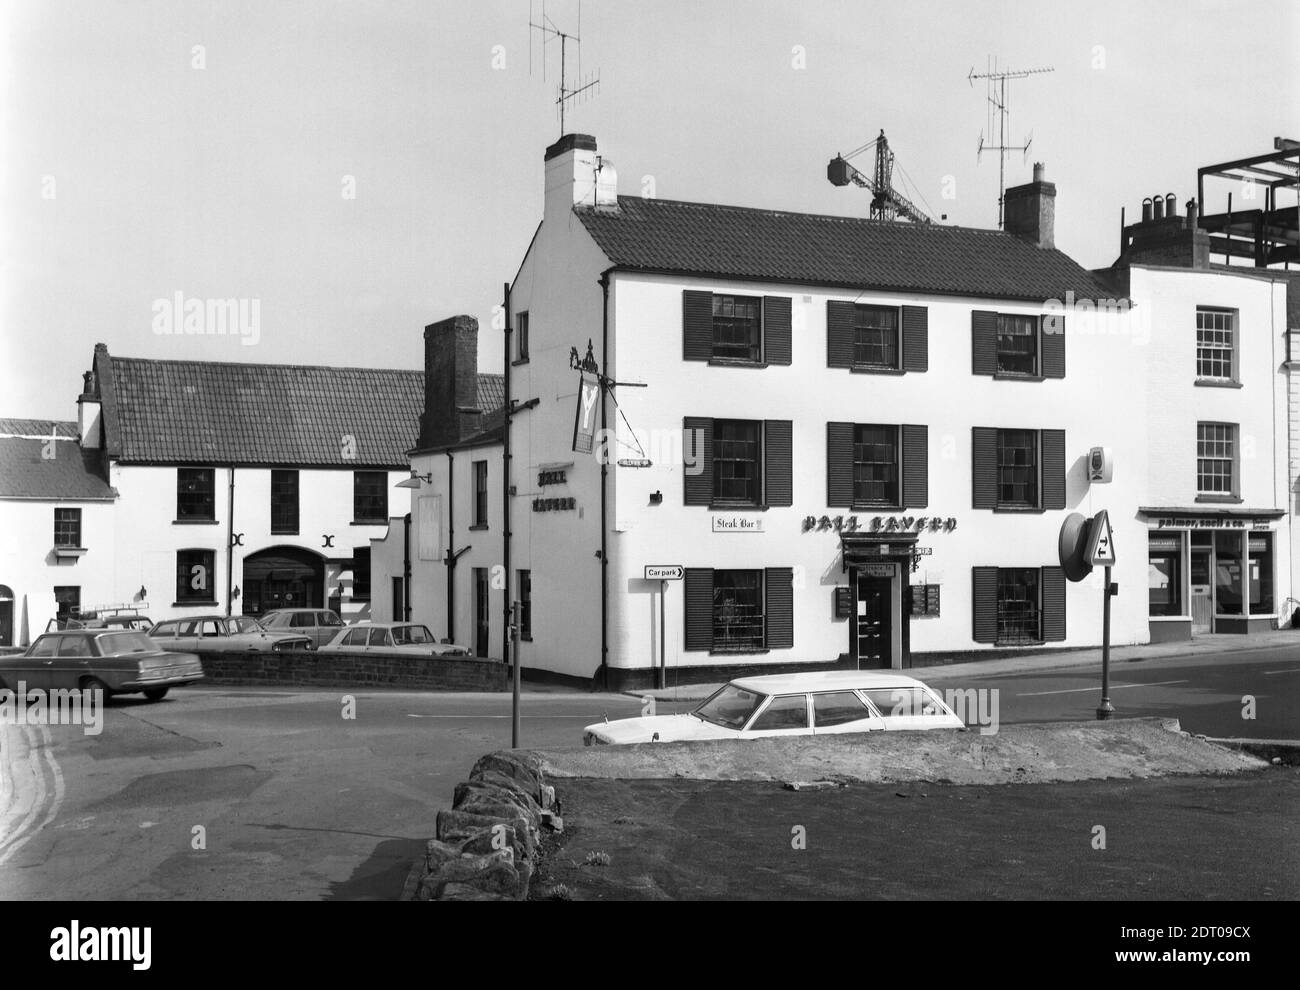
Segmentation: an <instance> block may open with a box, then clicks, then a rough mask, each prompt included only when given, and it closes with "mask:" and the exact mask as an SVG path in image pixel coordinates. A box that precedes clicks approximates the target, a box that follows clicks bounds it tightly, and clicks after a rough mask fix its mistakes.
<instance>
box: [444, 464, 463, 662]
mask: <svg viewBox="0 0 1300 990" xmlns="http://www.w3.org/2000/svg"><path fill="white" fill-rule="evenodd" d="M455 464H456V459H455V458H454V457H452V454H451V451H450V450H449V451H447V642H449V643H454V642H456V559H457V558H458V557H459V556H460V555H459V554H457V553H456V516H455V514H454V513H455V507H456V503H455V498H456V475H455V474H454V473H453V468H454V466H455Z"/></svg>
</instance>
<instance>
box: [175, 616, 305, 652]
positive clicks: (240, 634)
mask: <svg viewBox="0 0 1300 990" xmlns="http://www.w3.org/2000/svg"><path fill="white" fill-rule="evenodd" d="M149 635H150V636H151V637H153V638H154V639H156V640H158V641H159V643H161V644H163V645H166V646H167V647H169V648H170V649H173V650H252V651H255V652H259V653H267V652H270V653H284V652H287V651H292V650H297V651H306V650H310V649H312V648H313V646H314V644H313V643H312V641H311V637H309V636H304V635H302V634H301V633H288V632H285V633H281V632H268V631H267V630H265V629H263V628H262V627H261V626H260V625H259V624H258V622H257V620H256V619H250V618H248V617H246V616H242V615H201V616H198V617H197V618H190V619H168V620H167V621H165V622H160V623H158V624H157V625H156V626H154V627H153V628H152V629H151V630H149Z"/></svg>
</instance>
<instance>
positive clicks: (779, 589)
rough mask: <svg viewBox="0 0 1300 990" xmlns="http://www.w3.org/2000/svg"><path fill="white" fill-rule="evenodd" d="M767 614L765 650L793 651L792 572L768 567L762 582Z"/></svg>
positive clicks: (787, 569) (791, 570) (787, 568)
mask: <svg viewBox="0 0 1300 990" xmlns="http://www.w3.org/2000/svg"><path fill="white" fill-rule="evenodd" d="M763 594H764V598H765V601H764V603H763V607H764V610H765V611H766V612H767V643H766V645H767V648H768V649H769V650H791V649H794V570H793V569H792V568H789V567H769V568H768V569H767V574H766V579H765V580H764V582H763Z"/></svg>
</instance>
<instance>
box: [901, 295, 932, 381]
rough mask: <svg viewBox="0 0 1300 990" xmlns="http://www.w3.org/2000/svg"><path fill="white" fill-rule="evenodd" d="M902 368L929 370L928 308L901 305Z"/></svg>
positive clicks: (905, 369)
mask: <svg viewBox="0 0 1300 990" xmlns="http://www.w3.org/2000/svg"><path fill="white" fill-rule="evenodd" d="M903 370H904V371H928V370H930V310H929V309H927V308H926V307H925V306H904V307H903Z"/></svg>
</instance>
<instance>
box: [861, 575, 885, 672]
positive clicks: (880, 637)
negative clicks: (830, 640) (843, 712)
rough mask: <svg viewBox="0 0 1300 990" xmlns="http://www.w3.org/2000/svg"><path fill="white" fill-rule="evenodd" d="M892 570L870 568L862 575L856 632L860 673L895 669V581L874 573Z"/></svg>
mask: <svg viewBox="0 0 1300 990" xmlns="http://www.w3.org/2000/svg"><path fill="white" fill-rule="evenodd" d="M889 566H892V565H888V564H884V565H868V566H867V568H864V570H863V571H861V572H859V573H858V587H857V595H856V605H857V607H856V610H855V611H856V614H855V618H854V632H855V635H856V637H857V642H856V646H857V659H858V669H859V670H862V669H872V668H884V669H888V668H890V667H891V666H893V639H894V637H893V622H892V619H893V616H892V615H891V612H892V611H893V609H892V608H891V595H890V586H891V585H892V583H893V578H892V577H888V576H883V575H876V574H872V573H870V571H871V570H872V569H873V568H884V567H889Z"/></svg>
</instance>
